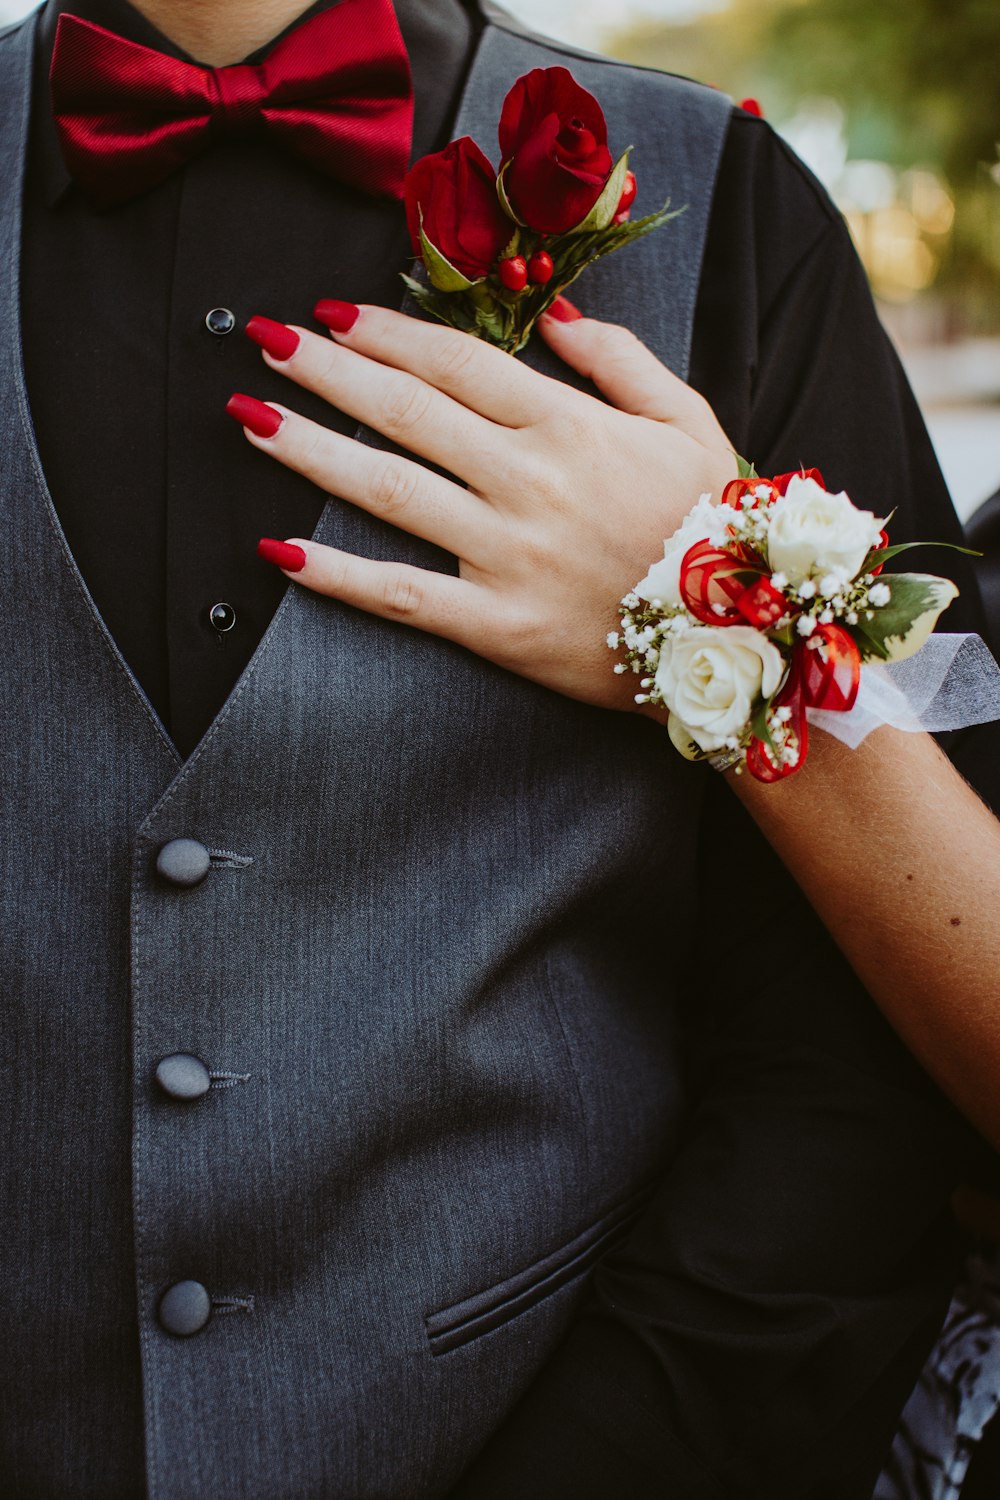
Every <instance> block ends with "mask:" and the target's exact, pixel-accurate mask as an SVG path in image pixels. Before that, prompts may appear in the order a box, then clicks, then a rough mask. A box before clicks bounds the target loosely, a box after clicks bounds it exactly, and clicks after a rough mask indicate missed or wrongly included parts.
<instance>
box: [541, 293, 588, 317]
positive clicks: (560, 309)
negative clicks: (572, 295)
mask: <svg viewBox="0 0 1000 1500" xmlns="http://www.w3.org/2000/svg"><path fill="white" fill-rule="evenodd" d="M548 316H549V317H550V318H555V320H556V322H557V323H575V322H576V320H577V318H582V317H583V313H582V312H581V311H580V309H579V308H578V307H574V306H573V304H572V302H571V301H570V300H569V298H568V297H557V298H556V300H555V301H554V302H553V304H552V306H551V307H550V308H549V309H548Z"/></svg>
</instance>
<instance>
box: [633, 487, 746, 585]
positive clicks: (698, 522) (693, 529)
mask: <svg viewBox="0 0 1000 1500" xmlns="http://www.w3.org/2000/svg"><path fill="white" fill-rule="evenodd" d="M726 509H727V510H728V509H729V507H726ZM732 514H733V513H732V511H731V510H730V511H729V517H728V519H727V517H726V515H725V514H723V513H722V511H721V510H720V507H719V506H717V505H713V504H712V497H711V495H702V497H701V499H700V500H699V501H698V504H697V505H696V506H695V508H694V510H692V511H689V512H688V514H687V515H686V516H685V517H684V519H683V521H682V522H681V524H680V526H678V528H677V530H676V531H675V532H674V534H673V536H671V537H668V538H667V539H666V541H665V542H664V543H663V561H662V562H656V563H654V564H653V566H652V567H651V568H650V570H649V572H648V573H647V574H646V576H645V578H644V579H643V580H642V582H641V583H637V584H636V586H635V588H634V589H633V593H636V594H638V595H639V598H640V599H645V600H646V601H647V602H648V603H652V601H653V600H654V599H659V600H660V602H661V603H662V604H673V605H679V604H680V603H681V588H680V578H681V563H682V562H683V560H684V554H685V552H688V551H689V550H690V549H691V548H692V547H693V546H694V544H695V542H704V541H710V542H712V544H713V545H715V546H718V545H719V544H720V543H722V542H724V541H725V540H726V539H727V531H726V527H727V526H728V524H729V520H731V519H732Z"/></svg>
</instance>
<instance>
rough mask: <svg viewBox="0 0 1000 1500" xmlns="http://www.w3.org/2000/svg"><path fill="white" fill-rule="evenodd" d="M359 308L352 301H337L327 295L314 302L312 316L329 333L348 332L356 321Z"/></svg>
mask: <svg viewBox="0 0 1000 1500" xmlns="http://www.w3.org/2000/svg"><path fill="white" fill-rule="evenodd" d="M360 310H361V309H360V308H358V307H355V305H354V303H353V302H338V301H337V300H336V299H335V298H334V297H327V298H325V299H324V300H323V301H322V302H317V303H316V306H315V307H314V308H313V317H314V318H315V319H316V321H317V323H322V324H323V325H324V326H325V327H326V328H329V330H330V332H331V333H349V332H350V330H351V329H352V328H353V327H354V325H355V323H356V322H357V321H358V313H359V312H360Z"/></svg>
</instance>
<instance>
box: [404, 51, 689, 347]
mask: <svg viewBox="0 0 1000 1500" xmlns="http://www.w3.org/2000/svg"><path fill="white" fill-rule="evenodd" d="M499 134H500V170H499V172H497V171H496V170H495V169H494V167H493V165H492V163H491V162H490V161H489V159H488V157H486V156H485V155H484V153H483V152H482V151H481V150H480V149H479V147H478V146H477V145H476V143H475V141H473V140H472V139H471V137H469V136H463V137H462V138H461V140H457V141H452V142H451V144H450V145H449V146H446V147H445V149H444V150H443V151H437V152H435V153H434V154H433V155H431V156H425V157H423V158H422V159H421V160H420V161H418V162H417V163H416V164H415V165H414V166H413V167H412V168H411V169H410V172H409V174H408V176H407V178H406V183H405V199H406V216H407V222H408V225H409V230H410V238H411V240H412V243H413V251H414V254H415V255H416V256H417V257H418V258H419V259H420V260H421V261H422V262H423V266H424V273H425V275H426V278H427V284H425V283H424V282H423V281H418V280H416V279H415V278H414V277H411V276H404V277H403V280H404V281H405V282H406V284H407V286H408V287H409V289H410V292H411V293H412V295H413V298H414V300H415V301H416V302H417V303H419V305H420V306H421V307H422V308H424V309H425V310H426V311H427V312H429V313H431V314H432V315H433V316H434V317H435V318H438V319H439V320H440V321H441V322H442V323H447V324H449V325H450V326H451V327H452V328H458V329H461V330H462V331H463V332H464V333H471V334H474V335H475V336H476V337H477V338H482V339H486V340H488V341H489V342H490V343H493V344H497V345H498V346H499V347H500V348H501V349H506V350H507V351H508V352H509V353H511V354H516V353H517V351H518V350H519V349H523V347H524V345H525V344H526V343H527V342H528V338H529V337H530V334H531V330H532V328H533V327H534V324H535V321H536V319H537V318H538V317H539V316H540V315H541V314H542V313H543V312H545V311H546V309H547V308H549V307H550V306H551V305H552V303H553V302H554V301H555V299H556V298H557V297H558V296H559V294H560V292H562V291H565V289H566V287H568V286H569V285H570V283H571V282H573V281H575V280H576V278H577V277H578V276H579V275H580V273H581V271H584V270H586V268H587V266H589V265H591V264H593V262H594V261H595V260H600V258H601V257H602V256H604V255H609V254H610V253H611V252H612V251H613V250H620V249H621V248H622V246H623V245H628V244H631V243H632V241H633V240H637V239H640V238H641V237H642V235H644V234H649V233H650V231H651V230H653V229H656V228H657V227H658V226H659V225H660V224H664V223H666V221H667V220H668V219H671V218H674V217H676V214H675V213H671V212H668V204H664V206H663V208H662V209H660V210H659V211H658V212H657V213H653V214H649V215H647V216H646V217H645V218H642V219H636V220H635V221H632V220H631V219H630V215H631V210H632V204H633V202H634V200H635V196H636V180H635V176H634V174H633V173H632V172H631V171H630V170H629V163H628V158H629V151H630V150H631V147H629V150H627V151H624V152H623V153H622V154H621V155H620V156H619V157H618V159H617V160H615V159H614V158H613V157H612V154H611V151H610V148H609V146H608V128H607V124H606V122H605V119H604V112H603V110H602V109H601V106H600V105H599V104H598V102H597V100H596V99H595V98H594V96H593V94H590V93H588V92H587V90H586V89H584V88H581V86H580V85H579V84H578V83H577V82H576V80H575V79H574V77H573V75H572V73H570V72H569V70H568V69H567V68H535V69H533V71H532V72H530V73H527V74H525V75H524V77H523V78H519V79H518V80H517V82H516V83H515V84H514V87H513V88H512V89H511V91H510V93H509V94H508V95H507V98H506V99H505V100H504V105H503V111H502V114H501V116H500V131H499ZM676 212H678V213H679V212H681V210H677V211H676Z"/></svg>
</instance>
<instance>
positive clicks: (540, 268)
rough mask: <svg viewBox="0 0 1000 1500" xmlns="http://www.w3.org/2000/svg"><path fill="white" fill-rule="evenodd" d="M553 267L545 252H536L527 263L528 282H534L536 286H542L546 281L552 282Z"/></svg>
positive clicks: (547, 253)
mask: <svg viewBox="0 0 1000 1500" xmlns="http://www.w3.org/2000/svg"><path fill="white" fill-rule="evenodd" d="M554 270H555V266H554V265H553V264H552V257H551V255H550V254H549V252H548V251H547V250H536V251H535V253H534V255H533V256H532V257H531V259H530V260H529V261H528V280H529V281H534V282H536V283H537V285H538V286H544V285H545V283H546V282H547V281H551V280H552V272H553V271H554Z"/></svg>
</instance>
